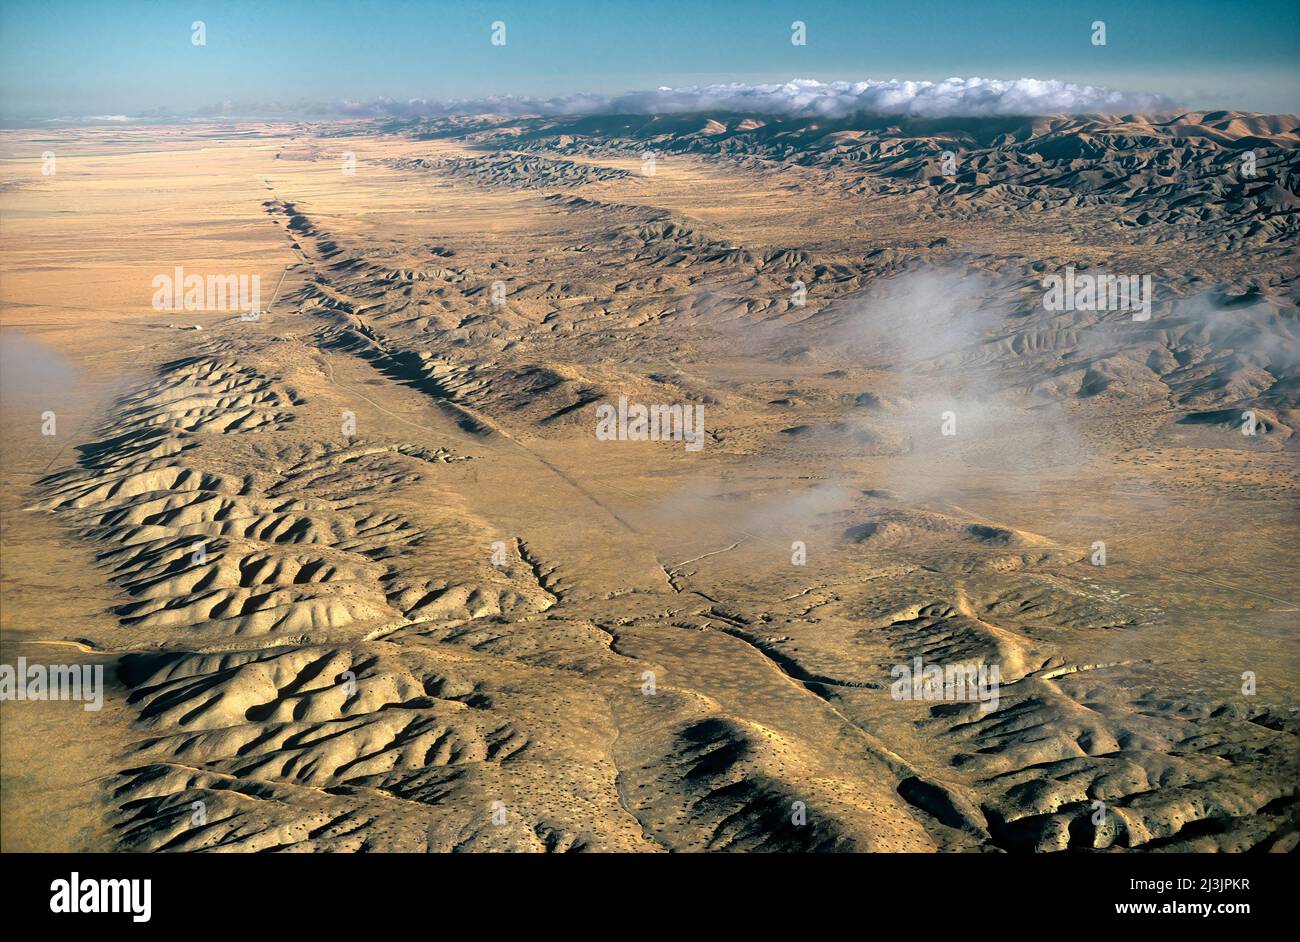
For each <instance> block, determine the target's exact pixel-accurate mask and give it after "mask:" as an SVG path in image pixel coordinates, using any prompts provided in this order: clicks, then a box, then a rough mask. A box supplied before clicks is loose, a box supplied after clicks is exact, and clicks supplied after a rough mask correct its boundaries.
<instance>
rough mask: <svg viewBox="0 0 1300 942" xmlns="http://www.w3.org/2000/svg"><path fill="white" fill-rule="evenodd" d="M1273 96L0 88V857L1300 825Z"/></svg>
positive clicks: (1283, 293)
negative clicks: (947, 675)
mask: <svg viewBox="0 0 1300 942" xmlns="http://www.w3.org/2000/svg"><path fill="white" fill-rule="evenodd" d="M1296 123H1297V122H1296V119H1295V118H1285V117H1265V116H1258V115H1237V114H1227V113H1215V114H1193V115H1184V116H1180V117H1179V118H1177V119H1174V120H1164V121H1157V120H1155V119H1141V118H1134V117H1128V118H1101V117H1097V116H1092V117H1088V118H1055V119H988V120H971V119H964V120H954V121H951V122H946V123H945V122H942V121H937V122H913V123H910V124H903V125H901V126H899V125H897V124H893V125H890V124H887V123H886V122H879V123H878V126H877V125H876V124H872V123H871V122H862V121H859V122H857V123H854V122H853V121H843V122H839V123H838V124H833V125H825V126H819V125H818V124H817V123H809V122H807V121H802V122H796V121H776V122H768V123H764V122H763V121H761V120H756V119H754V118H752V117H749V118H742V117H738V116H726V115H722V116H716V117H700V116H694V117H691V116H686V117H681V118H672V119H663V120H661V121H658V123H656V122H654V121H652V120H651V119H614V118H610V119H603V118H588V119H581V120H577V121H568V122H566V121H564V120H562V119H545V120H543V119H523V120H507V119H502V118H493V117H490V116H485V117H483V118H481V119H453V120H446V121H437V122H393V123H389V124H380V123H375V122H371V123H345V122H339V123H333V124H320V125H308V124H251V123H250V124H221V125H216V124H214V125H201V124H194V125H188V126H178V127H151V128H136V129H131V128H88V129H68V130H59V131H48V132H20V131H8V132H4V134H3V135H2V136H0V139H2V141H3V147H2V148H0V152H2V156H3V159H2V160H0V392H2V394H3V395H2V408H0V524H2V528H3V529H2V532H0V544H2V545H0V550H2V557H0V579H2V581H0V602H2V603H3V604H2V605H0V647H2V650H0V661H2V662H3V663H5V664H11V665H12V664H16V663H17V659H18V658H20V657H22V658H25V659H26V661H27V662H28V663H39V664H60V665H82V664H88V665H98V666H102V667H104V672H105V683H106V692H105V696H104V702H103V708H102V709H100V710H86V709H84V708H83V707H84V704H82V703H78V702H41V701H27V702H16V701H12V700H7V701H5V702H4V703H3V705H2V707H0V708H2V710H3V722H2V723H0V733H2V738H3V742H2V743H0V776H2V784H0V789H2V790H0V819H2V822H3V830H2V837H3V840H2V843H3V849H4V850H6V851H9V850H131V851H198V850H226V851H266V850H294V851H313V850H314V851H360V850H369V851H389V850H392V851H417V852H425V851H428V852H441V851H641V852H656V851H704V850H727V851H743V850H787V851H1000V850H1005V851H1056V850H1067V849H1069V850H1075V849H1102V850H1115V851H1146V850H1193V851H1210V850H1224V851H1245V850H1266V851H1277V850H1290V849H1293V848H1294V847H1295V845H1296V842H1297V821H1298V813H1297V803H1296V783H1297V771H1298V769H1300V748H1298V744H1297V736H1298V735H1300V713H1297V709H1298V708H1300V671H1298V670H1297V668H1298V667H1300V646H1298V644H1297V637H1296V628H1297V611H1298V609H1300V575H1298V574H1297V573H1298V572H1300V570H1298V569H1297V567H1296V565H1295V558H1296V554H1295V546H1296V545H1297V538H1298V537H1300V527H1297V523H1298V520H1297V513H1296V509H1297V505H1296V497H1297V475H1296V472H1297V461H1296V455H1297V439H1296V437H1295V436H1294V430H1295V429H1296V428H1297V427H1300V426H1298V425H1297V422H1298V421H1300V410H1297V408H1296V406H1297V397H1298V394H1300V385H1298V377H1300V356H1298V355H1297V351H1298V347H1297V320H1296V318H1297V311H1296V298H1297V292H1296V277H1297V265H1296V254H1295V252H1296V233H1297V230H1298V229H1300V226H1298V225H1297V218H1296V207H1297V205H1298V200H1297V197H1296V188H1297V180H1300V156H1298V155H1300V149H1298V148H1300V138H1298V137H1297V134H1296ZM47 151H49V152H53V154H54V155H55V158H56V160H57V164H56V169H55V171H54V172H53V173H44V172H43V158H42V154H43V153H44V152H47ZM1246 151H1250V152H1251V154H1252V158H1251V159H1252V160H1256V159H1257V162H1258V167H1257V169H1255V170H1254V171H1253V173H1251V174H1247V175H1245V176H1243V175H1242V174H1241V173H1240V172H1239V171H1240V168H1241V160H1242V158H1243V155H1244V154H1245V152H1246ZM945 152H947V153H951V154H953V155H954V159H955V161H956V166H955V168H953V167H949V168H947V169H945V168H944V167H943V166H942V163H943V160H944V158H943V154H944V153H945ZM647 155H648V156H647ZM1252 166H1253V165H1252ZM177 268H181V269H183V272H184V273H185V274H187V275H191V274H193V275H200V276H204V277H207V276H227V275H241V276H247V277H251V276H257V278H258V279H259V283H260V286H261V295H262V297H261V302H262V303H261V308H260V311H259V316H258V317H257V318H256V319H250V318H247V317H245V316H244V315H242V314H241V312H240V311H239V310H236V309H232V307H231V305H228V304H227V305H224V306H223V305H217V307H218V309H212V307H213V306H212V305H210V304H207V303H206V302H207V300H208V299H207V298H206V296H205V304H204V305H203V306H202V307H201V308H198V309H184V305H183V304H182V305H181V309H178V310H159V309H158V306H157V305H156V304H155V292H156V288H155V279H156V278H157V277H159V276H164V277H171V276H172V275H173V273H174V272H175V270H176V269H177ZM1067 269H1070V270H1072V271H1073V272H1075V273H1077V274H1079V275H1082V274H1097V273H1101V272H1112V273H1116V274H1122V275H1126V276H1127V275H1135V276H1150V279H1151V284H1152V285H1153V286H1154V287H1153V304H1152V307H1151V311H1150V318H1149V319H1145V320H1144V319H1141V318H1140V317H1139V318H1135V317H1134V316H1133V312H1132V311H1129V310H1100V311H1096V310H1048V309H1046V308H1045V305H1044V301H1043V296H1044V287H1043V280H1044V278H1045V277H1048V276H1050V275H1052V274H1053V273H1058V272H1060V273H1064V272H1066V270H1067ZM277 287H278V292H277ZM273 295H274V300H273V301H272V296H273ZM620 399H625V400H626V402H627V403H629V404H631V405H632V406H635V405H638V404H643V405H647V406H651V405H663V406H668V405H690V406H691V407H692V409H694V408H699V409H702V412H699V413H695V415H697V416H698V417H700V418H702V421H701V424H700V429H701V432H702V437H701V438H700V439H699V440H698V441H697V442H695V443H691V442H688V441H685V440H660V441H635V440H608V439H607V438H602V437H598V435H597V434H596V432H597V414H598V413H597V410H598V409H599V408H600V407H601V406H602V405H610V404H612V405H617V404H618V403H619V401H620ZM51 413H52V414H53V415H52V416H51V415H50V414H51ZM1247 413H1249V416H1247ZM50 432H52V433H53V434H49V433H50ZM1243 432H1249V433H1251V434H1243ZM688 446H689V447H688ZM966 665H969V666H971V667H972V668H977V667H978V668H983V669H984V671H985V673H984V674H981V675H980V676H996V678H997V679H998V683H997V684H996V685H995V686H992V687H989V688H988V689H985V688H980V691H981V693H982V696H971V695H969V694H970V693H971V691H969V690H968V691H966V694H967V695H965V696H947V695H944V696H938V697H932V696H928V695H927V692H928V691H929V688H927V687H925V685H923V684H919V685H917V686H916V687H913V686H911V685H910V684H906V685H904V688H903V690H902V693H901V695H900V687H899V685H898V683H896V680H897V678H898V677H899V676H900V674H899V669H900V668H906V669H908V670H913V669H915V668H916V667H917V666H932V667H937V668H939V669H940V670H941V671H942V670H944V669H946V668H951V667H953V666H966ZM993 668H996V670H997V674H996V675H992V674H990V673H989V672H990V671H991V670H992V669H993ZM972 676H973V675H972ZM947 692H948V691H945V693H947ZM914 694H919V696H915V695H914Z"/></svg>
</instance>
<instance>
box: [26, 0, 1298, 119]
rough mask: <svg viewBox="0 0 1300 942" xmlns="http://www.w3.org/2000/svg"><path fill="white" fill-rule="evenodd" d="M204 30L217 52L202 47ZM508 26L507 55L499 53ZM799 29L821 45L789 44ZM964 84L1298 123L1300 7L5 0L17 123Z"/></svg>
mask: <svg viewBox="0 0 1300 942" xmlns="http://www.w3.org/2000/svg"><path fill="white" fill-rule="evenodd" d="M194 20H202V21H203V22H204V23H205V24H206V27H207V45H206V46H203V47H196V46H194V45H192V44H191V41H190V36H191V30H190V24H191V22H192V21H194ZM494 20H502V21H504V22H505V23H506V28H507V39H508V42H507V45H506V46H504V47H495V46H492V45H491V44H490V42H489V36H490V28H491V23H492V21H494ZM793 20H802V21H804V22H806V23H807V29H808V44H807V45H806V46H803V47H796V46H793V45H791V43H790V23H791V22H792V21H793ZM1094 20H1104V21H1105V23H1106V32H1107V44H1106V46H1104V47H1098V46H1094V45H1092V44H1091V42H1090V34H1091V24H1092V22H1093V21H1094ZM954 75H957V76H972V75H979V76H983V77H988V78H1020V77H1023V76H1030V77H1035V78H1054V79H1063V80H1066V81H1073V82H1086V83H1090V84H1100V85H1107V86H1110V87H1113V88H1118V89H1122V90H1131V91H1152V92H1160V93H1163V94H1165V95H1167V96H1169V97H1171V98H1173V99H1174V100H1176V101H1178V102H1180V103H1181V104H1184V105H1187V106H1189V107H1193V108H1240V109H1245V110H1254V111H1285V112H1291V113H1295V112H1298V111H1300V2H1298V0H1258V2H1249V3H1247V2H1230V0H1213V2H1208V0H1183V2H1172V0H1141V2H1134V0H1127V2H1101V0H1088V2H1083V3H1077V2H1069V0H1060V2H1057V0H1038V2H996V0H989V2H979V0H966V2H949V0H913V2H898V0H890V2H873V0H780V2H778V0H749V2H741V0H734V2H732V0H693V2H688V0H635V2H634V0H602V2H596V0H588V2H576V0H528V2H511V0H462V2H437V0H426V2H422V3H415V2H404V0H391V2H390V0H370V2H344V0H313V2H298V0H260V2H244V0H221V2H217V0H188V2H167V0H156V2H147V0H112V2H105V0H94V2H88V0H41V2H34V0H0V114H2V115H3V116H4V117H6V118H15V117H22V118H33V117H53V116H74V115H90V114H106V113H111V114H117V113H126V114H138V113H140V112H142V111H145V110H148V109H154V108H159V107H165V108H167V109H168V110H169V111H170V112H172V113H174V114H185V113H188V112H190V111H193V110H194V109H196V108H199V107H201V106H208V105H212V104H215V103H219V102H222V101H232V102H237V103H260V102H275V101H278V102H294V101H300V100H309V101H328V100H332V99H337V98H351V99H370V98H375V97H380V96H384V97H390V98H397V99H405V98H411V97H420V98H430V99H445V98H473V97H483V96H487V95H496V94H515V95H529V96H549V95H557V94H563V93H568V92H575V91H593V92H600V93H616V92H623V91H628V90H633V89H643V88H653V87H656V86H660V85H672V86H678V85H688V84H697V83H712V82H729V81H741V82H774V81H777V82H779V81H786V80H788V79H791V78H811V79H820V80H822V81H830V80H859V79H867V78H874V79H890V78H900V79H941V78H946V77H949V76H954Z"/></svg>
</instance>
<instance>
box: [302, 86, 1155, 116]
mask: <svg viewBox="0 0 1300 942" xmlns="http://www.w3.org/2000/svg"><path fill="white" fill-rule="evenodd" d="M1174 107H1175V105H1174V103H1173V102H1172V101H1171V100H1169V99H1168V98H1165V97H1164V96H1163V95H1154V94H1143V93H1131V92H1120V91H1115V90H1112V89H1108V88H1099V87H1096V86H1093V85H1075V84H1073V83H1070V82H1060V81H1056V80H1055V79H1030V78H1021V79H1010V80H1008V79H983V78H950V79H944V80H943V81H941V82H901V81H897V80H890V81H887V82H885V81H874V80H867V81H864V82H817V81H814V80H812V79H795V80H793V81H790V82H785V83H783V84H770V85H750V84H746V83H742V82H733V83H729V84H725V85H690V86H686V87H683V88H668V87H661V88H656V89H654V90H653V91H643V92H628V93H627V94H623V95H615V96H606V95H592V94H576V95H563V96H560V97H556V98H519V97H515V96H502V97H496V98H481V99H472V100H463V101H451V102H435V101H427V100H425V99H422V98H413V99H410V100H409V101H395V100H393V99H388V98H380V99H375V100H372V101H365V102H361V101H346V100H344V101H337V102H334V103H332V104H331V105H329V106H327V107H326V108H325V110H326V111H327V112H328V113H332V114H337V115H350V116H358V117H360V116H372V117H379V116H394V117H446V116H451V115H468V114H500V115H507V116H517V115H544V116H560V115H598V114H647V115H649V114H683V113H687V112H727V111H729V112H741V113H746V114H764V115H781V116H789V117H805V118H806V117H826V118H842V117H845V116H847V115H850V114H855V113H859V112H861V113H866V114H875V115H906V116H909V117H926V118H941V117H984V116H989V115H1041V114H1056V113H1058V112H1064V113H1068V114H1079V113H1085V112H1107V113H1120V114H1126V113H1130V112H1152V111H1167V110H1170V109H1173V108H1174Z"/></svg>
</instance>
